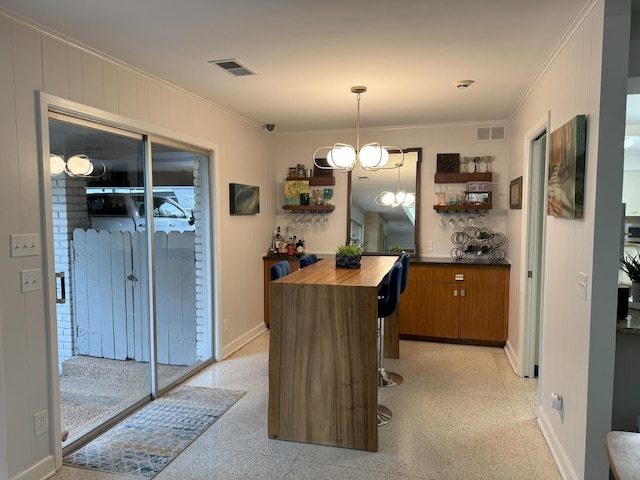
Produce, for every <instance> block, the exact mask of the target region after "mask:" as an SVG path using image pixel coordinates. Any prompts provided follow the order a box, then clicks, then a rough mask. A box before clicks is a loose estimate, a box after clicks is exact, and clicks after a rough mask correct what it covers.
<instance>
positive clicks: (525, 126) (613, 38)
mask: <svg viewBox="0 0 640 480" xmlns="http://www.w3.org/2000/svg"><path fill="white" fill-rule="evenodd" d="M605 4H606V9H605ZM629 18H630V2H629V1H627V0H601V1H598V2H594V6H593V9H592V10H591V11H589V12H588V13H587V14H586V15H585V16H584V18H583V19H582V21H581V22H579V23H578V24H577V25H576V28H575V30H574V31H573V32H572V34H571V35H570V36H569V37H568V38H567V41H566V43H565V44H564V45H562V46H561V48H560V49H559V51H558V53H557V56H556V57H555V58H553V60H552V62H550V64H549V66H548V68H547V69H546V70H545V71H544V72H543V74H542V75H541V77H540V78H539V79H538V81H537V82H536V83H535V86H534V87H533V88H532V89H531V91H530V92H529V94H528V95H527V97H526V99H525V100H524V101H523V103H522V104H521V106H520V108H519V109H518V110H517V112H516V113H515V114H514V116H513V118H512V121H511V122H510V130H511V148H510V155H509V176H510V177H511V178H515V177H517V176H519V175H523V174H524V175H525V177H526V173H527V172H523V165H524V164H525V159H524V155H523V152H524V148H523V142H524V138H525V136H526V134H527V133H528V132H529V131H530V130H531V129H532V128H534V127H536V126H537V124H538V122H539V120H540V119H541V118H544V117H545V115H547V112H548V111H550V112H551V125H550V128H549V131H550V132H551V131H554V130H555V129H557V128H558V127H560V126H561V125H562V124H564V123H565V122H567V121H568V120H570V119H571V118H572V117H574V116H575V115H578V114H586V115H587V159H586V185H585V191H586V194H585V210H584V219H581V220H568V219H559V218H554V217H547V219H546V236H545V238H544V244H545V251H546V260H545V264H544V272H543V277H544V292H543V295H544V301H543V312H542V315H543V323H542V352H541V371H540V400H541V404H540V406H539V413H538V415H539V424H540V426H541V429H542V431H543V433H544V435H545V438H546V439H547V442H548V443H549V445H550V447H551V449H552V452H553V454H554V457H555V458H556V461H557V463H558V466H559V468H560V470H561V473H562V474H563V478H576V479H578V478H580V479H596V478H597V479H602V478H607V475H608V463H607V459H606V456H605V452H604V443H603V442H604V435H605V433H606V431H607V430H609V428H610V421H611V395H612V383H613V361H614V348H615V311H616V301H615V290H616V281H617V254H618V249H619V238H618V235H617V234H613V235H612V234H611V232H619V231H620V226H619V223H620V215H619V204H620V199H621V192H622V165H623V152H622V139H623V137H624V103H625V96H626V68H627V58H626V52H627V50H628V44H629V37H628V27H629ZM603 38H605V39H606V41H603ZM603 56H604V59H603V58H602V57H603ZM522 214H523V211H511V212H510V213H509V216H508V221H509V225H510V230H511V229H514V230H517V229H519V228H520V227H521V225H522V217H521V216H522ZM510 236H511V237H512V238H514V239H517V241H518V242H519V244H518V245H513V244H512V248H514V249H517V251H518V252H521V251H522V249H523V248H524V239H523V238H521V236H520V238H519V237H518V234H517V231H516V232H514V233H512V234H511V235H510ZM511 258H512V259H513V260H514V264H513V265H512V269H511V273H512V283H511V286H512V292H517V291H519V285H520V282H522V276H523V268H522V265H520V263H519V259H520V254H519V253H518V254H516V252H515V251H512V252H511ZM578 272H584V273H586V274H587V275H588V278H589V283H588V292H587V298H586V300H582V299H580V298H579V297H578V295H577V282H578ZM511 298H512V302H511V305H512V307H514V306H515V307H516V309H514V308H512V309H511V312H510V313H511V320H510V325H509V341H510V342H512V343H513V344H515V345H517V349H518V350H521V345H519V344H518V338H517V336H519V335H520V330H519V329H520V322H521V318H520V316H519V305H516V302H521V299H520V298H516V299H514V295H512V297H511ZM551 392H557V393H559V394H561V395H562V397H563V400H564V407H563V410H562V411H560V412H558V411H556V410H553V409H551V407H550V400H549V399H550V395H551Z"/></svg>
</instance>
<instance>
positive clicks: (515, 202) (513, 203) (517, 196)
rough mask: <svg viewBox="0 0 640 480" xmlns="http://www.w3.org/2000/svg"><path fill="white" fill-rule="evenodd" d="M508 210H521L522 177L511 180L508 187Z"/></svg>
mask: <svg viewBox="0 0 640 480" xmlns="http://www.w3.org/2000/svg"><path fill="white" fill-rule="evenodd" d="M509 208H510V209H511V210H520V209H521V208H522V177H518V178H516V179H515V180H511V184H510V185H509Z"/></svg>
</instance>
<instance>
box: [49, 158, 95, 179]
mask: <svg viewBox="0 0 640 480" xmlns="http://www.w3.org/2000/svg"><path fill="white" fill-rule="evenodd" d="M94 162H96V163H97V164H98V168H97V169H96V167H95V165H94ZM49 163H50V168H51V175H60V174H61V173H66V174H67V175H68V176H70V177H83V178H100V177H102V176H103V175H104V174H105V173H107V167H106V166H105V164H104V163H102V162H101V161H100V160H95V159H94V160H91V159H90V158H89V157H87V156H86V155H85V154H79V155H74V156H72V157H69V159H68V160H67V161H66V162H65V160H64V158H62V156H60V155H55V154H50V155H49Z"/></svg>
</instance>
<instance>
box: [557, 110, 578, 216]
mask: <svg viewBox="0 0 640 480" xmlns="http://www.w3.org/2000/svg"><path fill="white" fill-rule="evenodd" d="M586 123H587V122H586V117H585V115H577V116H575V117H574V118H573V119H571V120H570V121H568V122H567V123H565V124H564V125H562V126H561V127H560V128H558V129H557V130H555V131H553V132H552V133H551V136H550V139H549V177H548V179H547V185H548V194H547V215H552V216H554V217H561V218H582V217H583V214H584V170H585V156H586V146H587V128H586V127H587V125H586Z"/></svg>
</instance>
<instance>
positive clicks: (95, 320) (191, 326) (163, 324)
mask: <svg viewBox="0 0 640 480" xmlns="http://www.w3.org/2000/svg"><path fill="white" fill-rule="evenodd" d="M145 235H146V234H145V233H144V232H143V233H142V234H141V233H140V232H117V231H114V232H109V231H106V230H101V231H96V230H82V229H76V230H74V231H73V249H74V259H73V265H72V269H73V291H74V295H73V297H74V300H73V301H74V308H73V311H74V317H75V325H76V353H77V354H78V355H90V356H94V357H103V358H112V359H120V360H124V359H134V360H138V361H145V362H146V361H149V308H148V304H149V301H148V292H149V287H148V285H149V275H148V269H147V264H148V262H147V242H146V240H145ZM154 244H155V262H156V275H155V278H156V321H157V327H156V331H157V339H158V362H159V363H162V364H169V365H191V364H192V363H194V362H195V361H196V287H195V285H196V269H195V237H194V232H170V233H168V234H167V233H164V232H156V233H155V239H154Z"/></svg>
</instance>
